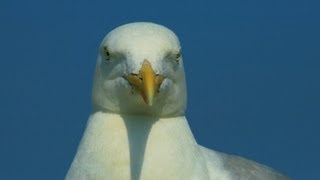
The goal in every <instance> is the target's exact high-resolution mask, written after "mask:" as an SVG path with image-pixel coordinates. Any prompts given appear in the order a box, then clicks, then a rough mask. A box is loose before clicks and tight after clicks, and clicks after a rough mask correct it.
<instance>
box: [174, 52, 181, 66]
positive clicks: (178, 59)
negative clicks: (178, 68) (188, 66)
mask: <svg viewBox="0 0 320 180" xmlns="http://www.w3.org/2000/svg"><path fill="white" fill-rule="evenodd" d="M180 59H181V51H179V52H178V53H177V54H176V57H175V60H176V62H177V63H179V61H180Z"/></svg>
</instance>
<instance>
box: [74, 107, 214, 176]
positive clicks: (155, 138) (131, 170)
mask: <svg viewBox="0 0 320 180" xmlns="http://www.w3.org/2000/svg"><path fill="white" fill-rule="evenodd" d="M76 159H78V161H77V162H78V163H75V164H73V166H76V164H82V166H83V164H86V167H81V169H83V170H84V171H87V174H88V175H87V177H96V176H98V175H99V174H100V175H99V176H98V177H101V178H103V177H108V179H131V180H138V179H154V178H155V177H158V178H157V179H193V177H192V176H193V175H194V174H197V175H198V176H199V174H203V175H204V176H205V175H207V174H208V172H207V167H206V166H205V163H203V162H204V159H203V157H202V155H201V152H200V150H199V148H198V145H197V143H196V141H195V139H194V137H193V135H192V133H191V131H190V128H189V125H188V123H187V121H186V119H185V117H183V116H181V117H174V118H160V119H159V118H156V117H146V116H132V115H119V114H111V113H104V112H96V113H94V114H93V115H91V117H90V119H89V122H88V125H87V128H86V131H85V134H84V137H83V139H82V142H81V145H80V146H79V149H78V153H77V156H76ZM81 161H86V163H81ZM74 168H75V169H77V168H76V167H74ZM74 168H73V169H74ZM79 168H80V167H79ZM90 168H91V170H90ZM93 168H94V169H95V170H94V171H93V170H92V169H93ZM71 173H72V172H71ZM103 174H104V175H103ZM119 175H121V176H122V177H119ZM96 178H97V177H96ZM197 178H199V177H197ZM203 179H208V177H203Z"/></svg>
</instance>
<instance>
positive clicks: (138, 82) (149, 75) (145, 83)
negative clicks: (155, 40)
mask: <svg viewBox="0 0 320 180" xmlns="http://www.w3.org/2000/svg"><path fill="white" fill-rule="evenodd" d="M163 79H164V78H163V76H161V75H156V74H155V72H154V70H153V69H152V66H151V64H150V62H149V61H148V60H144V62H143V64H142V66H141V69H140V71H139V74H130V75H129V76H128V81H129V83H130V84H131V85H132V86H133V87H134V88H135V89H137V90H138V91H139V92H140V95H141V97H142V98H143V100H144V102H145V103H146V104H148V105H149V106H152V104H153V98H154V96H155V94H156V92H157V91H158V90H159V87H160V85H161V83H162V81H163Z"/></svg>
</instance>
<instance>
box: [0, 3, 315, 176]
mask: <svg viewBox="0 0 320 180" xmlns="http://www.w3.org/2000/svg"><path fill="white" fill-rule="evenodd" d="M319 5H320V3H319V1H315V0H314V1H311V0H305V1H297V0H290V1H289V0H268V1H254V0H243V1H236V0H225V1H209V0H208V1H201V0H200V1H190V0H189V1H180V2H178V1H175V2H174V1H169V0H162V1H156V2H153V1H146V0H144V1H121V0H119V1H84V0H79V1H70V0H66V1H62V0H59V1H58V0H57V1H40V0H30V1H22V0H20V1H18V0H1V1H0V24H1V27H0V58H1V60H0V82H1V88H0V98H1V101H0V114H1V118H0V122H1V125H0V142H1V147H0V179H1V180H20V179H26V180H37V179H39V180H40V179H41V180H42V179H46V180H51V179H52V180H57V179H63V178H64V176H65V174H66V172H67V170H68V167H69V165H70V163H71V161H72V159H73V157H74V154H75V151H76V148H77V146H78V144H79V141H80V138H81V136H82V134H83V131H84V128H85V124H86V121H87V118H88V116H89V114H90V111H91V85H92V79H93V72H94V66H95V61H96V56H97V48H98V46H99V43H100V41H101V39H102V38H103V37H104V35H105V34H106V33H107V32H109V31H110V30H111V29H113V28H114V27H116V26H118V25H122V24H124V23H128V22H134V21H152V22H156V23H159V24H163V25H165V26H167V27H169V28H171V29H172V30H173V31H175V32H176V33H177V35H178V36H179V37H180V40H181V43H182V47H183V53H184V61H185V69H186V74H187V81H188V93H189V94H188V95H189V102H188V110H187V114H186V115H187V118H188V120H189V123H190V126H191V129H192V131H193V133H194V135H195V137H196V139H197V141H198V142H199V143H200V144H202V145H204V146H206V147H209V148H213V149H215V150H219V151H223V152H226V153H230V154H237V155H241V156H244V157H247V158H250V159H253V160H255V161H258V162H260V163H263V164H266V165H268V166H271V167H274V168H275V169H278V170H280V171H282V172H284V173H285V174H287V175H289V176H291V177H292V179H319V178H320V174H319V172H320V165H319V162H320V155H319V152H320V140H319V137H320V130H319V129H320V121H319V120H320V95H319V92H320V81H319V78H320V62H319V60H320V35H319V32H320V22H319V20H320V11H319Z"/></svg>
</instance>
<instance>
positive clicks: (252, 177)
mask: <svg viewBox="0 0 320 180" xmlns="http://www.w3.org/2000/svg"><path fill="white" fill-rule="evenodd" d="M202 151H205V152H203V153H209V154H211V153H215V154H217V155H218V156H219V157H220V158H219V159H221V160H222V164H223V168H224V170H226V171H227V172H229V174H230V175H231V177H232V178H231V179H236V180H288V179H289V178H288V177H287V176H285V175H283V174H281V173H280V172H278V171H276V170H274V169H272V168H270V167H267V166H264V165H262V164H259V163H257V162H254V161H251V160H248V159H245V158H242V157H240V156H235V155H228V154H224V153H221V152H216V151H212V150H209V149H206V148H203V150H202Z"/></svg>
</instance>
